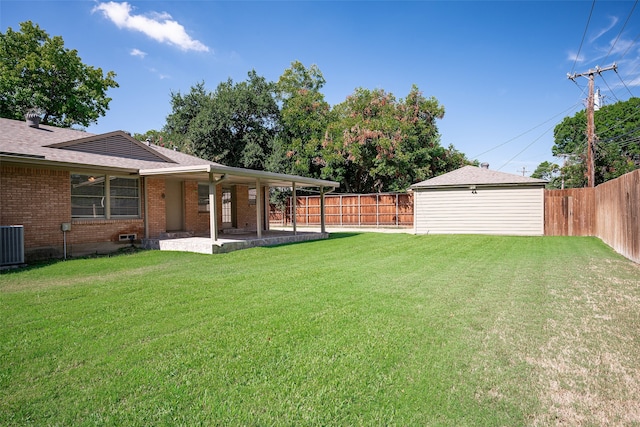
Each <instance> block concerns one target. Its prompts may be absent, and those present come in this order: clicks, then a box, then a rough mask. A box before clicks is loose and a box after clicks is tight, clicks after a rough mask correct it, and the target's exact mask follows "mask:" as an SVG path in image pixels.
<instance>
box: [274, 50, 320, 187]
mask: <svg viewBox="0 0 640 427" xmlns="http://www.w3.org/2000/svg"><path fill="white" fill-rule="evenodd" d="M324 83H325V80H324V77H323V76H322V72H321V71H320V69H319V68H318V67H317V66H316V65H311V67H309V68H306V67H305V66H304V65H303V64H302V63H301V62H299V61H294V62H292V63H291V67H290V68H288V69H286V70H285V71H284V73H283V74H282V76H280V79H279V80H278V83H277V86H276V88H277V93H278V99H280V100H281V101H282V107H281V111H280V114H281V123H282V131H281V132H280V135H279V137H278V139H277V140H276V141H275V146H274V151H273V153H272V157H271V159H270V162H269V167H270V170H272V171H274V172H285V173H293V174H297V175H303V176H308V177H312V178H319V177H320V176H321V170H322V162H321V151H322V139H323V136H324V133H325V132H326V130H327V125H328V123H329V122H330V120H331V118H330V111H331V109H330V107H329V104H328V103H327V102H326V101H325V100H324V95H322V93H321V92H320V89H322V87H323V86H324Z"/></svg>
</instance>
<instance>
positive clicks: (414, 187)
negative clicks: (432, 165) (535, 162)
mask: <svg viewBox="0 0 640 427" xmlns="http://www.w3.org/2000/svg"><path fill="white" fill-rule="evenodd" d="M546 184H547V182H546V181H544V182H513V183H494V184H490V183H483V184H471V183H470V184H449V185H417V184H414V185H412V186H411V187H409V188H410V189H411V190H414V191H415V190H436V189H445V188H447V189H450V188H469V187H472V186H473V187H544V186H545V185H546Z"/></svg>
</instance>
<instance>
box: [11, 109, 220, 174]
mask: <svg viewBox="0 0 640 427" xmlns="http://www.w3.org/2000/svg"><path fill="white" fill-rule="evenodd" d="M122 134H123V136H125V137H126V138H129V139H130V140H131V141H132V143H134V144H141V143H139V142H137V141H135V140H134V139H133V138H131V137H130V136H128V135H127V134H125V133H124V132H122ZM91 136H96V137H101V136H100V135H95V134H92V133H88V132H83V131H79V130H73V129H64V128H57V127H54V126H47V125H40V126H39V127H38V128H32V127H29V126H28V125H27V123H26V122H25V121H19V120H10V119H3V118H0V154H1V155H9V156H22V157H34V159H35V158H39V159H40V160H45V161H51V162H60V163H71V164H78V165H82V166H99V167H102V168H105V167H106V168H117V169H135V170H138V169H158V168H171V167H176V166H195V165H206V164H214V165H215V164H216V163H213V162H209V161H207V160H203V159H200V158H198V157H194V156H190V155H188V154H184V153H181V152H179V151H173V150H170V149H167V148H164V147H159V146H157V145H153V144H151V146H150V147H151V148H152V149H153V150H155V151H157V152H158V153H159V154H161V155H163V156H165V157H167V158H169V159H171V160H172V161H173V162H175V163H172V162H167V161H163V160H162V159H161V158H160V157H158V161H152V160H139V159H132V158H126V157H121V156H112V155H105V154H95V153H87V152H82V151H77V150H73V149H69V147H66V148H62V147H48V146H49V145H52V144H61V143H65V142H69V141H76V140H81V139H85V138H87V137H91Z"/></svg>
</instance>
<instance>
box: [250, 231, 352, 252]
mask: <svg viewBox="0 0 640 427" xmlns="http://www.w3.org/2000/svg"><path fill="white" fill-rule="evenodd" d="M360 234H362V233H358V232H345V233H330V234H329V238H328V239H318V240H303V241H301V242H289V243H280V244H278V245H268V246H259V247H260V248H265V249H270V248H281V247H283V246H292V245H300V244H304V243H313V242H322V241H323V240H335V239H345V238H348V237H355V236H359V235H360Z"/></svg>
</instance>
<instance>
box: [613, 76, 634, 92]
mask: <svg viewBox="0 0 640 427" xmlns="http://www.w3.org/2000/svg"><path fill="white" fill-rule="evenodd" d="M616 75H617V76H618V78H619V79H620V81H621V82H622V85H623V86H624V87H625V89H627V92H629V95H631V97H633V93H631V89H629V87H628V86H627V84H626V83H625V82H624V80H622V77H620V74H618V70H616Z"/></svg>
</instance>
